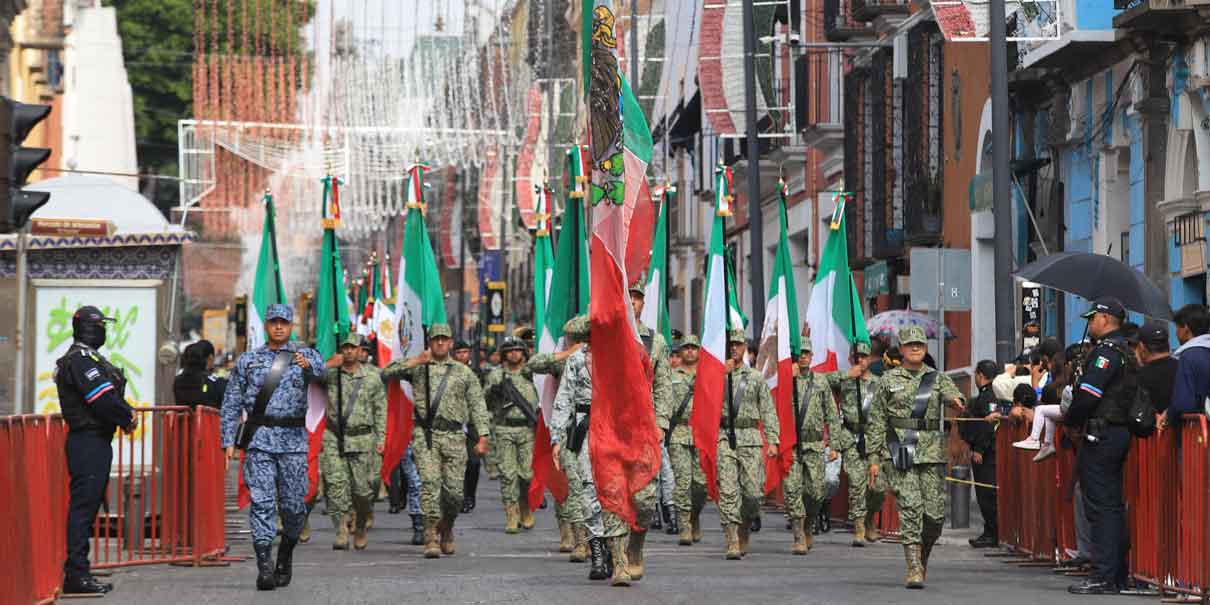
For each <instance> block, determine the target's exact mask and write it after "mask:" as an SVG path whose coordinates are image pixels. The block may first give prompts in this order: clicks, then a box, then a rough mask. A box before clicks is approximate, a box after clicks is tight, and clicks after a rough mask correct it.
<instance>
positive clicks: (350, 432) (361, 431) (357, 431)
mask: <svg viewBox="0 0 1210 605" xmlns="http://www.w3.org/2000/svg"><path fill="white" fill-rule="evenodd" d="M324 428H325V429H327V430H329V431H331V432H332V434H333V435H335V434H336V433H337V428H336V427H334V426H332V424H331V423H327V424H324ZM373 432H374V427H372V426H357V427H345V437H361V436H362V435H369V434H370V433H373Z"/></svg>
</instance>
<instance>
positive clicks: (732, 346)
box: [717, 330, 778, 560]
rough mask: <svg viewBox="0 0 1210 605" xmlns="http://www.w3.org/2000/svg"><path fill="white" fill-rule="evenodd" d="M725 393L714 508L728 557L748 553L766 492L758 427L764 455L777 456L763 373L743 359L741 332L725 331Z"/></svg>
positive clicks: (744, 345) (774, 422)
mask: <svg viewBox="0 0 1210 605" xmlns="http://www.w3.org/2000/svg"><path fill="white" fill-rule="evenodd" d="M727 347H728V349H727V352H728V354H729V355H728V359H727V363H726V369H727V379H726V382H725V385H724V386H725V389H726V392H724V394H723V406H722V407H723V409H722V415H721V418H720V419H719V433H718V477H717V481H718V510H719V516H720V517H722V522H723V532H724V534H725V535H726V538H727V558H728V559H732V560H735V559H740V558H741V557H743V556H744V555H746V554H748V538H749V534H750V532H751V527H752V522H753V521H754V520H755V519H756V517H757V516H758V515H759V514H760V500H761V497H762V496H764V491H765V461H764V460H762V458H761V446H762V443H763V442H762V440H761V433H760V425H761V424H764V429H765V441H768V443H769V450H768V454H767V455H768V456H769V457H771V458H772V457H776V456H777V444H778V423H777V410H776V409H775V408H774V407H773V398H772V397H771V396H770V395H769V388H768V387H767V386H766V385H765V377H764V376H763V375H762V374H761V373H760V372H759V371H757V370H755V369H753V368H752V366H750V365H748V364H747V363H744V355H745V353H747V352H748V344H747V342H746V341H745V338H744V331H743V330H731V331H730V332H728V334H727Z"/></svg>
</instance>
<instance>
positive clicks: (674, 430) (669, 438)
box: [655, 335, 706, 546]
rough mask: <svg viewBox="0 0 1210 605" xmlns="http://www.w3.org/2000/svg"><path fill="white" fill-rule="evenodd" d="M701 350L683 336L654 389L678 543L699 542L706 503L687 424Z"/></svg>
mask: <svg viewBox="0 0 1210 605" xmlns="http://www.w3.org/2000/svg"><path fill="white" fill-rule="evenodd" d="M700 351H701V341H699V340H698V338H697V337H696V336H692V335H690V336H686V337H685V339H684V340H683V341H682V342H681V344H680V346H679V347H678V348H677V352H678V353H679V356H680V365H679V366H677V367H676V368H675V369H672V370H671V371H669V372H668V379H667V380H665V381H661V382H660V383H659V384H658V385H657V386H656V391H655V406H656V421H657V422H658V423H659V425H660V430H662V431H664V434H665V437H664V443H665V446H664V447H665V449H666V450H667V451H668V454H669V457H670V458H671V459H672V460H671V464H672V476H673V480H674V482H675V484H674V489H673V492H672V493H673V495H672V501H673V507H674V510H675V511H676V514H677V517H678V519H677V523H676V526H677V528H678V532H677V533H678V534H679V535H678V536H677V543H678V544H680V545H681V546H690V545H692V544H693V543H695V542H700V541H701V539H702V523H701V513H702V507H703V506H704V505H705V503H706V475H705V474H703V473H702V464H701V460H700V458H699V457H698V453H697V448H696V447H693V430H692V429H691V428H690V427H689V417H690V416H691V415H692V414H693V384H694V381H695V380H696V379H697V361H698V355H699V353H700Z"/></svg>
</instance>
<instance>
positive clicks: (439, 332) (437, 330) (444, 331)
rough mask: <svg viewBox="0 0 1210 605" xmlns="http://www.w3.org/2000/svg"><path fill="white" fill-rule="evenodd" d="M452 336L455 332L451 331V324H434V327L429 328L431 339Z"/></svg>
mask: <svg viewBox="0 0 1210 605" xmlns="http://www.w3.org/2000/svg"><path fill="white" fill-rule="evenodd" d="M452 337H453V332H450V325H449V324H433V327H431V328H429V340H432V339H434V338H452Z"/></svg>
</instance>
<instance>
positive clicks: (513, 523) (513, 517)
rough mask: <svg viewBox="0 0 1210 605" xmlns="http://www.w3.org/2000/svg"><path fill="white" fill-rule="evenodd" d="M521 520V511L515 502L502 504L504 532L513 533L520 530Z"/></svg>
mask: <svg viewBox="0 0 1210 605" xmlns="http://www.w3.org/2000/svg"><path fill="white" fill-rule="evenodd" d="M520 522H521V511H520V510H519V509H518V508H517V505H516V504H505V505H504V533H506V534H515V533H519V532H520V531H521V528H520V527H519V525H518V524H519V523H520Z"/></svg>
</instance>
